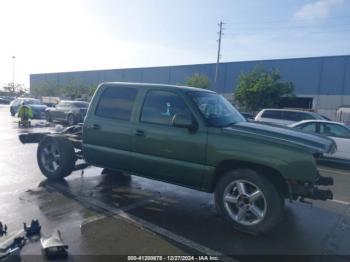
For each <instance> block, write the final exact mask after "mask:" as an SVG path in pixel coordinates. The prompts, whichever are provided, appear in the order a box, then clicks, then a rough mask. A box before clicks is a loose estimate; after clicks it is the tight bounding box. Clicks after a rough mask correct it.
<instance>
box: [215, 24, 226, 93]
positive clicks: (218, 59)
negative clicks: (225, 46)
mask: <svg viewBox="0 0 350 262" xmlns="http://www.w3.org/2000/svg"><path fill="white" fill-rule="evenodd" d="M224 24H225V23H223V22H222V21H220V23H219V24H218V26H219V28H220V29H219V32H218V34H219V39H218V40H217V42H218V56H217V59H216V67H215V77H214V86H215V87H216V88H217V81H218V74H219V63H220V57H221V55H220V51H221V37H222V31H223V28H222V26H223V25H224Z"/></svg>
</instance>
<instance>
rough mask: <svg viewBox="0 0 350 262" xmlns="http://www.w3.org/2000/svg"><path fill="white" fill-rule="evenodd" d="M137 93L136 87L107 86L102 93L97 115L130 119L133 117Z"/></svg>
mask: <svg viewBox="0 0 350 262" xmlns="http://www.w3.org/2000/svg"><path fill="white" fill-rule="evenodd" d="M136 95H137V89H136V88H130V87H107V88H106V89H105V90H104V92H103V93H102V95H101V98H100V101H99V102H98V105H97V108H96V111H95V115H96V116H100V117H104V118H111V119H117V120H127V121H128V120H130V117H131V112H132V108H133V106H134V102H135V99H136Z"/></svg>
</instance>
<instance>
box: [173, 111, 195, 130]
mask: <svg viewBox="0 0 350 262" xmlns="http://www.w3.org/2000/svg"><path fill="white" fill-rule="evenodd" d="M172 123H173V126H175V127H182V128H187V129H188V130H190V131H192V132H193V131H196V130H197V128H198V126H197V124H196V123H195V121H194V120H193V118H192V116H189V115H183V114H175V115H174V116H173V119H172Z"/></svg>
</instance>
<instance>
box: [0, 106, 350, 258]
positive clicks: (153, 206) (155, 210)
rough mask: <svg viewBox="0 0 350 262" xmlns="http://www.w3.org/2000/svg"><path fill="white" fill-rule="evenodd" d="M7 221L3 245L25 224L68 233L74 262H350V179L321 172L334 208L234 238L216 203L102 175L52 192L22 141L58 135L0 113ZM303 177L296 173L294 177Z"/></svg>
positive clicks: (3, 216)
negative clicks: (152, 259) (179, 259)
mask: <svg viewBox="0 0 350 262" xmlns="http://www.w3.org/2000/svg"><path fill="white" fill-rule="evenodd" d="M0 121H1V122H0V123H1V124H0V159H1V161H0V171H1V173H0V174H1V180H0V181H1V183H0V207H1V208H0V221H2V222H3V223H5V224H7V226H8V234H7V235H6V236H3V237H0V245H2V244H6V241H11V240H12V239H13V237H14V236H16V235H19V234H22V232H23V222H27V223H29V222H30V221H31V219H34V218H37V219H39V221H40V223H41V224H42V234H43V235H50V234H51V233H52V232H55V231H56V230H58V229H59V230H60V231H61V233H62V237H63V239H64V241H65V242H66V243H67V244H68V245H69V254H70V256H69V259H73V258H74V261H77V260H79V258H81V259H82V261H97V260H99V261H101V258H102V257H101V256H102V255H104V256H103V258H104V259H108V258H112V259H113V258H114V257H109V256H108V255H114V256H115V255H124V256H125V255H189V254H198V255H203V254H211V255H214V256H218V257H220V258H223V259H226V260H229V258H230V257H233V258H235V259H238V260H245V259H247V258H249V257H246V255H331V256H323V257H321V258H332V260H335V259H336V260H339V261H348V260H349V261H350V171H347V170H337V169H334V168H329V167H320V171H321V174H323V175H327V176H332V177H333V178H334V180H335V185H334V186H333V187H332V191H333V193H334V200H332V201H326V202H323V201H312V203H310V204H304V203H287V204H286V215H285V218H284V220H283V222H282V223H281V224H280V225H279V226H278V227H277V228H276V229H275V230H273V231H272V232H271V233H269V234H267V235H264V236H259V237H254V236H250V235H247V234H243V233H239V232H237V231H235V230H233V229H232V228H230V227H229V226H228V225H227V224H226V223H225V222H223V220H222V219H221V218H220V217H219V216H218V214H217V213H216V210H215V207H214V202H213V196H212V195H211V194H207V193H202V192H197V191H194V190H191V189H186V188H182V187H178V186H174V185H170V184H166V183H162V182H158V181H152V180H148V179H145V178H140V177H136V176H129V175H125V174H119V173H115V174H102V169H100V168H95V167H91V168H87V169H86V170H85V171H84V173H82V172H81V171H76V172H74V173H73V174H72V175H71V176H69V177H67V179H66V180H65V181H64V182H60V183H51V182H49V181H47V180H46V179H45V178H44V177H43V176H42V174H41V172H40V170H39V168H38V166H37V162H36V148H37V145H36V144H26V145H23V144H21V143H20V141H19V140H18V135H19V134H20V133H22V132H45V131H50V130H53V126H52V125H51V126H50V125H47V123H46V122H45V121H44V120H39V121H33V123H32V124H33V127H32V128H30V129H25V128H19V127H18V124H17V119H16V118H15V117H11V116H10V113H9V109H8V107H7V106H3V105H0ZM296 172H297V170H296ZM21 255H22V257H24V258H25V259H24V260H25V261H40V260H44V257H43V256H42V251H41V249H40V244H39V242H38V241H32V242H29V243H27V244H26V246H25V247H24V248H23V250H22V252H21Z"/></svg>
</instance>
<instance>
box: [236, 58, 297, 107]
mask: <svg viewBox="0 0 350 262" xmlns="http://www.w3.org/2000/svg"><path fill="white" fill-rule="evenodd" d="M293 92H294V86H293V83H291V82H283V81H282V80H281V75H280V73H279V72H278V71H277V70H275V69H273V70H271V71H267V70H266V69H264V67H262V66H261V65H258V66H256V67H255V68H254V69H253V70H252V71H250V72H247V73H241V75H240V76H239V83H238V86H237V87H236V91H235V100H236V101H237V102H238V104H239V105H240V107H243V108H244V109H245V110H247V111H251V112H255V111H259V110H260V109H263V108H273V107H279V106H280V102H281V98H282V97H293V96H294V95H293Z"/></svg>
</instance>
